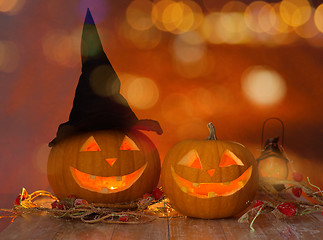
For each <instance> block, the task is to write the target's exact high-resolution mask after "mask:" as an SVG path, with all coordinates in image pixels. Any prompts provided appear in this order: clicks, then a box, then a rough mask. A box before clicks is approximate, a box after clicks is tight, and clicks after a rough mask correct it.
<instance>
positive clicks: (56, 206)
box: [51, 201, 65, 210]
mask: <svg viewBox="0 0 323 240" xmlns="http://www.w3.org/2000/svg"><path fill="white" fill-rule="evenodd" d="M51 205H52V208H58V209H60V210H64V209H65V207H64V205H63V204H62V203H60V202H58V201H55V202H52V204H51Z"/></svg>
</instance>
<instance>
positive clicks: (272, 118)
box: [261, 117, 285, 147]
mask: <svg viewBox="0 0 323 240" xmlns="http://www.w3.org/2000/svg"><path fill="white" fill-rule="evenodd" d="M269 120H277V121H278V122H280V123H281V126H282V146H284V130H285V127H284V123H283V121H282V120H281V119H279V118H277V117H271V118H267V119H266V120H265V121H264V123H263V125H262V131H261V147H262V146H263V143H264V130H265V125H266V123H267V122H268V121H269Z"/></svg>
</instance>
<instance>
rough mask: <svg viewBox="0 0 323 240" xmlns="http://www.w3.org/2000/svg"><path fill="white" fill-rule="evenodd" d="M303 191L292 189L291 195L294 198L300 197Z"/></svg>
mask: <svg viewBox="0 0 323 240" xmlns="http://www.w3.org/2000/svg"><path fill="white" fill-rule="evenodd" d="M302 192H303V190H302V189H301V188H298V187H297V188H292V193H293V194H294V195H295V196H296V197H300V196H301V195H302Z"/></svg>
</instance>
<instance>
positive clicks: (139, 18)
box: [126, 0, 153, 31]
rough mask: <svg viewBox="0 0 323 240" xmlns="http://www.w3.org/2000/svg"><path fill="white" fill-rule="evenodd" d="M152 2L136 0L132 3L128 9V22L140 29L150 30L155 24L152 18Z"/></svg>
mask: <svg viewBox="0 0 323 240" xmlns="http://www.w3.org/2000/svg"><path fill="white" fill-rule="evenodd" d="M152 9H153V4H152V2H150V1H148V0H135V1H132V2H131V3H130V5H129V6H128V8H127V11H126V19H127V22H128V24H129V25H130V26H131V27H132V28H134V29H136V30H139V31H145V30H148V29H149V28H151V27H152V26H153V22H152V20H151V11H152Z"/></svg>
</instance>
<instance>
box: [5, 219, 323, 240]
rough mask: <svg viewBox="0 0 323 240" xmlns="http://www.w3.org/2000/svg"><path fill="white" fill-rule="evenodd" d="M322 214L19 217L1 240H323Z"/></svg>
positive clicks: (6, 230)
mask: <svg viewBox="0 0 323 240" xmlns="http://www.w3.org/2000/svg"><path fill="white" fill-rule="evenodd" d="M320 218H321V215H320V214H310V215H306V216H296V217H292V218H288V219H283V220H278V219H276V218H275V217H274V215H272V214H265V215H260V216H259V217H258V218H257V220H256V221H255V223H254V228H255V230H256V231H255V232H252V231H250V229H249V224H246V223H243V224H240V223H238V221H237V218H228V219H217V220H203V219H194V218H185V217H180V218H168V219H167V218H159V219H157V220H155V221H153V222H150V223H145V224H133V225H130V224H129V225H127V224H105V223H96V224H85V223H82V222H81V221H79V220H67V219H56V218H54V217H50V216H48V215H46V214H33V215H25V216H21V217H18V218H17V219H16V220H15V221H14V222H13V223H12V224H10V225H9V226H8V227H7V228H6V229H5V230H3V231H2V232H1V233H0V240H24V239H26V240H29V239H37V240H47V239H48V240H61V239H72V240H74V239H75V240H76V239H77V240H83V239H84V240H85V239H86V240H103V239H104V240H106V239H111V240H119V239H127V240H137V239H138V240H146V239H147V240H151V239H154V240H155V239H157V240H159V239H165V240H167V239H171V240H173V239H174V240H176V239H194V240H195V239H197V240H199V239H203V240H209V239H217V240H218V239H219V240H222V239H226V240H235V239H239V240H244V239H246V240H247V239H261V240H266V239H270V240H278V239H283V240H285V239H292V240H294V239H295V240H297V239H305V240H307V239H310V240H316V239H318V240H321V239H323V221H322V219H323V218H321V219H320Z"/></svg>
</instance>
